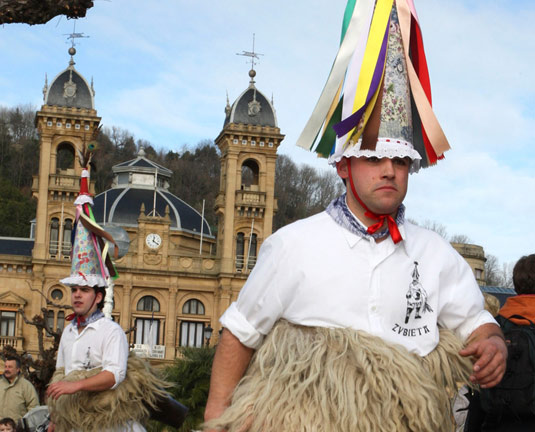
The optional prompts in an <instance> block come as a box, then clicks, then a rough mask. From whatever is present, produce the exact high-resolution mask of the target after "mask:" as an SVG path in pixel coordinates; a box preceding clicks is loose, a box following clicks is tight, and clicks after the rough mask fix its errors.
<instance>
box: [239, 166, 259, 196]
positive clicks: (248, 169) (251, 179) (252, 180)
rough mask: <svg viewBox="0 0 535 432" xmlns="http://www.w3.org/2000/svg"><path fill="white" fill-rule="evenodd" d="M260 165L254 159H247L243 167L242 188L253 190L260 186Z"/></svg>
mask: <svg viewBox="0 0 535 432" xmlns="http://www.w3.org/2000/svg"><path fill="white" fill-rule="evenodd" d="M258 172H259V168H258V164H257V163H256V162H255V161H254V160H253V159H247V160H246V161H245V162H244V163H243V165H242V166H241V188H242V189H245V190H247V189H252V188H251V186H258Z"/></svg>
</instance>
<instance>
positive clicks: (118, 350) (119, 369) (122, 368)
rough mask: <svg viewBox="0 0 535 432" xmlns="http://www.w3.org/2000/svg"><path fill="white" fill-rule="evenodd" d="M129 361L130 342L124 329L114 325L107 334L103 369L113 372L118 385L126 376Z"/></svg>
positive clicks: (103, 354)
mask: <svg viewBox="0 0 535 432" xmlns="http://www.w3.org/2000/svg"><path fill="white" fill-rule="evenodd" d="M127 362H128V342H127V340H126V335H125V333H124V331H123V329H122V328H121V327H119V326H114V327H113V329H112V330H111V331H110V333H109V335H108V336H107V338H106V340H105V343H104V350H103V353H102V370H105V371H108V372H111V373H112V374H113V376H114V377H115V384H114V385H113V387H112V389H113V388H115V387H117V386H118V385H119V384H120V383H121V382H122V381H123V380H124V378H125V376H126V367H127Z"/></svg>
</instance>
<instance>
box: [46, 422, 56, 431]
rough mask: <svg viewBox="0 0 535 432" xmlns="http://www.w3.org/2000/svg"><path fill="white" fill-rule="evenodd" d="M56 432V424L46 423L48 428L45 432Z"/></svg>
mask: <svg viewBox="0 0 535 432" xmlns="http://www.w3.org/2000/svg"><path fill="white" fill-rule="evenodd" d="M55 430H56V424H55V423H54V422H50V423H48V428H47V429H46V431H47V432H54V431H55Z"/></svg>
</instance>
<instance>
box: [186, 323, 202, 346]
mask: <svg viewBox="0 0 535 432" xmlns="http://www.w3.org/2000/svg"><path fill="white" fill-rule="evenodd" d="M203 344H204V323H200V322H191V321H182V322H181V323H180V346H188V347H197V348H201V347H202V346H203Z"/></svg>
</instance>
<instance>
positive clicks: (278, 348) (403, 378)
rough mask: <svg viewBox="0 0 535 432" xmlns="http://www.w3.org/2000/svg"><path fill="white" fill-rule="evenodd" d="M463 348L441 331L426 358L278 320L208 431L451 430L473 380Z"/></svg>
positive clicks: (355, 335)
mask: <svg viewBox="0 0 535 432" xmlns="http://www.w3.org/2000/svg"><path fill="white" fill-rule="evenodd" d="M461 348H462V343H461V342H460V341H459V340H458V339H457V338H456V337H455V336H454V335H453V333H451V332H450V331H446V330H441V331H440V343H439V345H438V346H437V348H436V349H435V350H434V351H433V352H432V353H430V354H429V355H428V356H426V357H425V358H422V357H420V356H418V355H417V354H411V353H409V352H408V351H407V350H406V349H405V348H404V347H402V346H399V345H393V344H390V343H387V342H385V341H383V340H382V339H380V338H378V337H375V336H371V335H369V334H367V333H365V332H362V331H354V330H350V329H329V328H317V327H302V326H296V325H293V324H290V323H288V322H287V321H279V322H278V323H277V324H276V325H275V327H274V328H273V330H272V331H271V333H270V334H269V335H268V336H267V337H266V339H265V341H264V343H263V345H262V346H261V347H260V349H259V350H258V351H257V352H256V353H255V355H254V357H253V359H252V362H251V364H250V366H249V368H248V370H247V372H246V374H245V376H244V377H243V378H242V380H241V381H240V383H239V385H238V386H237V387H236V390H235V391H234V394H233V397H232V403H231V406H230V407H229V408H228V409H227V410H226V411H225V412H224V414H223V415H222V416H221V417H220V418H219V419H217V420H212V421H210V422H208V423H206V424H205V425H204V427H205V428H207V429H208V428H212V427H215V428H220V429H225V430H228V432H236V431H239V432H245V431H252V432H281V431H285V432H341V431H342V432H354V431H363V432H379V431H385V432H393V431H395V432H409V431H410V432H430V431H433V432H451V431H452V430H453V418H452V415H451V403H450V396H452V395H453V393H454V392H456V390H457V388H458V386H459V385H462V384H464V383H466V382H467V381H468V377H469V375H470V372H471V370H472V364H471V362H470V360H468V359H465V358H462V357H460V356H459V355H458V351H459V350H460V349H461Z"/></svg>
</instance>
